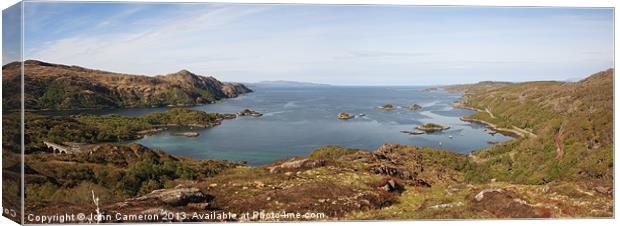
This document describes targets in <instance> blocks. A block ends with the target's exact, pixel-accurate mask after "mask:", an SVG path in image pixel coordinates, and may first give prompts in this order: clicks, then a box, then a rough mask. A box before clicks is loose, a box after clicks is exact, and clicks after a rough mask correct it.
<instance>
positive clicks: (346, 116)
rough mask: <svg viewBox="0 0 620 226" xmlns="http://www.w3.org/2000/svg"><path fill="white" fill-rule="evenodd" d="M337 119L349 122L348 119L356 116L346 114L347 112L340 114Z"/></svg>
mask: <svg viewBox="0 0 620 226" xmlns="http://www.w3.org/2000/svg"><path fill="white" fill-rule="evenodd" d="M337 117H338V119H342V120H347V119H352V118H353V117H355V116H353V115H352V114H348V113H345V112H340V113H338V115H337Z"/></svg>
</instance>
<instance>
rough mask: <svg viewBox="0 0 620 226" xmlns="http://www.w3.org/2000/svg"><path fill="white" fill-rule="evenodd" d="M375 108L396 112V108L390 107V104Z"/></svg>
mask: <svg viewBox="0 0 620 226" xmlns="http://www.w3.org/2000/svg"><path fill="white" fill-rule="evenodd" d="M377 108H379V109H383V110H396V106H394V105H391V104H384V105H381V106H377Z"/></svg>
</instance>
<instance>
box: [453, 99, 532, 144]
mask: <svg viewBox="0 0 620 226" xmlns="http://www.w3.org/2000/svg"><path fill="white" fill-rule="evenodd" d="M452 106H453V107H455V108H461V109H467V110H472V111H476V112H486V113H487V114H489V115H491V116H492V114H491V113H490V112H489V111H488V109H486V110H482V109H477V108H474V107H470V106H466V105H465V104H463V103H461V102H454V103H453V104H452ZM468 117H471V115H467V116H463V117H461V118H460V120H461V121H464V122H470V123H478V124H482V125H484V126H485V127H486V128H488V129H490V130H493V131H495V132H497V133H500V134H502V135H506V136H510V137H513V138H525V137H528V136H532V137H536V134H534V133H532V132H530V131H527V130H524V129H521V128H518V127H516V126H513V129H509V128H502V127H499V126H497V125H495V124H493V123H491V122H487V121H485V120H481V119H473V118H468ZM493 117H494V116H493Z"/></svg>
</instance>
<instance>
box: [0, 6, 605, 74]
mask: <svg viewBox="0 0 620 226" xmlns="http://www.w3.org/2000/svg"><path fill="white" fill-rule="evenodd" d="M24 20H25V25H24V26H25V33H24V34H25V39H24V45H25V46H24V58H25V59H38V60H43V61H50V62H54V63H62V64H72V65H80V66H85V67H90V68H97V69H102V70H109V71H116V72H125V73H132V74H146V75H157V74H166V73H172V72H176V71H178V70H180V69H188V70H190V71H192V72H194V73H197V74H202V75H213V76H215V77H217V78H219V79H221V80H224V81H240V82H256V81H263V80H295V81H307V82H318V83H329V84H345V85H432V84H454V83H466V82H476V81H481V80H505V81H525V80H565V79H572V78H578V77H584V76H586V75H589V74H592V73H594V72H597V71H600V70H604V69H607V68H610V67H613V64H614V62H613V60H614V59H613V10H612V9H610V8H598V9H596V8H496V7H421V6H363V5H358V6H350V5H349V6H345V5H340V6H339V5H261V4H245V5H244V4H204V3H202V4H141V3H49V2H48V3H36V2H27V3H26V5H25V9H24ZM4 63H6V62H4Z"/></svg>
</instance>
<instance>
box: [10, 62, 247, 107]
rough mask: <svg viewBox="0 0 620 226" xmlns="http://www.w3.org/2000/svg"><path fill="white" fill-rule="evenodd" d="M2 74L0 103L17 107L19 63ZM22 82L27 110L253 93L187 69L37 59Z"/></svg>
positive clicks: (186, 101) (189, 101)
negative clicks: (140, 70) (104, 67)
mask: <svg viewBox="0 0 620 226" xmlns="http://www.w3.org/2000/svg"><path fill="white" fill-rule="evenodd" d="M2 74H3V76H2V82H3V84H2V85H3V92H2V99H3V105H4V108H5V109H7V110H10V109H18V108H19V106H20V99H21V96H20V90H19V87H20V79H19V78H20V76H19V75H20V63H18V62H14V63H9V64H6V65H4V66H3V67H2ZM24 86H25V98H24V105H25V108H26V109H27V110H67V109H97V108H130V107H158V106H170V105H173V106H189V105H196V104H207V103H212V102H215V101H217V100H220V99H223V98H232V97H237V96H238V95H240V94H244V93H249V92H252V90H251V89H249V88H247V87H246V86H245V85H243V84H240V83H225V82H220V81H219V80H217V79H216V78H214V77H211V76H201V75H196V74H194V73H191V72H189V71H187V70H181V71H178V72H176V73H172V74H167V75H158V76H143V75H130V74H122V73H114V72H107V71H101V70H94V69H88V68H83V67H79V66H67V65H61V64H52V63H46V62H42V61H36V60H27V61H25V62H24Z"/></svg>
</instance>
